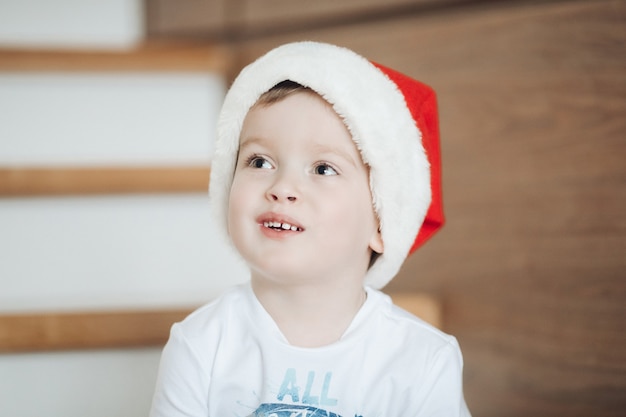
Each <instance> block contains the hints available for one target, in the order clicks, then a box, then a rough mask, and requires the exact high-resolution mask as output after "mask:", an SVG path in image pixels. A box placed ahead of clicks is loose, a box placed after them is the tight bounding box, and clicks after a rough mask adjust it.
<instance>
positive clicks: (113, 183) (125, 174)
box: [0, 167, 210, 197]
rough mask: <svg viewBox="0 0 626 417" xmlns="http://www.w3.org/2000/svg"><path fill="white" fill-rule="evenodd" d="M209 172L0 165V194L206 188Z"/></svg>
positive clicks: (206, 170) (64, 193)
mask: <svg viewBox="0 0 626 417" xmlns="http://www.w3.org/2000/svg"><path fill="white" fill-rule="evenodd" d="M209 176H210V171H209V168H208V167H91V168H86V167H81V168H62V167H54V168H27V167H21V168H0V197H15V196H41V195H70V194H74V195H87V194H120V193H185V192H206V191H207V190H208V189H209Z"/></svg>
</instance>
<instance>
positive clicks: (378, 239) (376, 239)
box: [370, 229, 385, 253]
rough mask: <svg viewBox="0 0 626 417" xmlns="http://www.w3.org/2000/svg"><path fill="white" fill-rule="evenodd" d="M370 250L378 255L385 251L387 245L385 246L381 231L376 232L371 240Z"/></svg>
mask: <svg viewBox="0 0 626 417" xmlns="http://www.w3.org/2000/svg"><path fill="white" fill-rule="evenodd" d="M370 249H371V250H373V251H374V252H376V253H383V252H384V251H385V245H384V244H383V238H382V236H381V234H380V229H378V230H376V231H375V232H374V233H373V234H372V237H371V239H370Z"/></svg>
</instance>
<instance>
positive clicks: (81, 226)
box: [0, 0, 247, 417]
mask: <svg viewBox="0 0 626 417" xmlns="http://www.w3.org/2000/svg"><path fill="white" fill-rule="evenodd" d="M140 3H141V2H140V0H136V1H125V0H116V1H109V2H107V1H94V0H92V1H78V0H76V1H70V0H56V1H52V0H50V1H45V0H40V1H32V0H31V1H20V0H11V1H8V0H0V46H2V45H7V44H16V45H19V46H20V47H32V46H35V45H46V46H54V47H63V48H76V47H81V48H82V47H90V48H124V47H127V46H128V45H131V44H133V43H134V42H136V41H137V39H136V38H137V33H141V31H142V30H143V29H142V28H141V23H140V22H141V20H142V19H140V18H137V15H136V13H137V10H140V7H138V6H139V5H140ZM115 8H117V9H116V10H112V9H115ZM70 10H71V12H68V11H70ZM107 10H108V11H107ZM63 11H65V13H62V12H63ZM44 17H46V18H44ZM129 22H131V23H129ZM64 26H65V27H64ZM109 29H110V30H112V32H110V33H108V32H107V31H108V30H109ZM90 31H91V33H90ZM224 89H225V87H224V82H223V80H222V78H221V77H220V76H219V75H212V74H197V73H196V74H186V73H169V74H154V73H145V74H136V73H135V74H123V73H113V74H112V73H102V74H98V73H89V74H74V73H72V74H58V73H54V74H53V73H30V74H21V73H0V166H24V165H29V166H30V165H52V166H55V165H64V166H67V165H77V166H84V165H88V166H93V165H107V166H110V165H116V164H138V165H141V164H151V165H153V164H176V165H181V164H182V165H184V164H194V165H196V164H205V163H208V161H209V159H210V153H211V143H212V140H213V136H214V133H213V132H214V127H215V118H216V115H217V112H218V109H219V106H220V105H221V101H222V98H223V95H224ZM214 230H215V227H214V225H213V224H212V223H211V218H210V216H209V213H208V197H207V193H198V194H183V195H174V194H172V195H125V196H121V195H118V196H92V197H36V198H0V314H1V313H6V312H25V311H59V310H65V311H67V310H70V311H71V310H81V311H82V310H103V309H113V308H119V307H124V308H148V307H161V306H188V307H193V306H196V305H200V304H202V303H204V302H206V301H208V300H210V299H212V298H214V297H215V296H217V295H218V294H219V293H220V292H221V291H223V289H224V288H226V287H229V286H231V285H233V284H236V283H238V282H242V281H244V280H246V279H247V273H246V270H245V268H244V267H243V266H242V265H241V264H240V263H239V262H238V260H237V259H236V258H235V257H234V256H233V255H232V254H231V252H230V251H229V250H228V248H227V247H226V246H225V243H224V242H221V241H219V240H218V239H217V238H216V237H215V233H214ZM159 354H160V351H159V349H120V350H99V351H85V352H56V353H51V352H45V353H35V354H2V355H0V416H10V417H41V416H46V417H49V416H63V417H86V416H94V417H99V416H102V417H104V416H129V417H130V416H145V415H146V414H147V412H148V407H149V404H150V400H151V396H152V391H153V388H154V381H155V377H156V372H157V367H158V360H159Z"/></svg>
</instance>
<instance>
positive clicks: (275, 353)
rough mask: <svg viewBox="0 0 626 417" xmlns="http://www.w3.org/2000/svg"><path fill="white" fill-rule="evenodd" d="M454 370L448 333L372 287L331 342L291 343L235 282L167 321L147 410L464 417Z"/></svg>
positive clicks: (161, 415)
mask: <svg viewBox="0 0 626 417" xmlns="http://www.w3.org/2000/svg"><path fill="white" fill-rule="evenodd" d="M319 308H324V306H320V307H319ZM306 325H307V323H302V326H306ZM462 368H463V359H462V357H461V352H460V350H459V347H458V344H457V342H456V339H455V338H454V337H452V336H449V335H446V334H444V333H442V332H441V331H439V330H437V329H435V328H434V327H432V326H430V325H428V324H427V323H425V322H423V321H422V320H420V319H418V318H416V317H414V316H412V315H411V314H409V313H407V312H405V311H404V310H401V309H400V308H398V307H396V306H394V305H393V304H392V303H391V300H390V298H389V297H388V296H386V295H384V294H383V293H381V292H379V291H376V290H372V289H369V288H368V289H367V300H366V301H365V303H364V305H363V307H361V309H360V311H359V312H358V313H357V315H356V317H355V318H354V320H353V321H352V323H351V325H350V327H349V328H348V329H347V330H346V332H345V334H344V335H343V336H342V338H341V339H340V340H339V341H338V342H336V343H333V344H331V345H328V346H324V347H320V348H300V347H295V346H292V345H290V344H289V343H288V342H287V340H286V339H285V337H284V336H283V335H282V333H281V332H280V330H279V329H278V326H277V325H276V324H275V322H274V321H273V320H272V318H271V317H270V316H269V314H268V313H267V312H266V311H265V309H264V308H263V307H262V305H261V304H260V303H259V301H258V300H257V299H256V297H255V295H254V293H253V291H252V289H251V287H250V285H249V284H245V285H242V286H238V287H235V288H234V289H232V290H230V291H229V292H227V293H225V294H224V295H222V296H221V297H220V298H219V299H217V300H216V301H214V302H212V303H210V304H207V305H206V306H204V307H201V308H200V309H198V310H196V311H195V312H194V313H192V314H191V315H189V316H188V317H187V318H186V319H185V320H184V321H182V322H181V323H177V324H175V325H174V326H172V330H171V334H170V339H169V341H168V342H167V344H166V346H165V348H164V350H163V355H162V358H161V365H160V369H159V377H158V381H157V387H156V392H155V395H154V400H153V403H152V411H151V413H150V416H151V417H179V416H194V417H196V416H197V417H199V416H203V417H207V416H208V417H249V416H252V417H321V416H324V417H410V416H411V417H416V416H440V417H452V416H454V417H457V416H458V417H468V416H469V412H468V411H467V407H466V405H465V400H464V398H463V387H462Z"/></svg>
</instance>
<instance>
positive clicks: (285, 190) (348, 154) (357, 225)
mask: <svg viewBox="0 0 626 417" xmlns="http://www.w3.org/2000/svg"><path fill="white" fill-rule="evenodd" d="M229 207H230V208H229V219H228V227H229V232H230V234H231V237H232V239H233V242H234V243H235V246H236V247H237V249H238V250H239V252H240V253H241V254H242V255H243V257H244V258H245V259H246V261H247V262H248V264H249V265H250V266H251V268H252V272H253V277H255V276H258V277H264V278H265V279H271V280H281V281H282V280H288V282H294V281H297V280H308V279H311V280H318V281H319V280H320V279H323V278H325V277H327V278H333V279H334V278H336V277H345V278H346V279H355V280H356V279H362V277H363V274H364V273H365V271H366V270H367V266H368V262H369V257H370V253H371V249H374V250H377V251H380V250H382V247H381V246H382V244H381V243H380V235H379V234H378V221H377V219H376V216H375V214H374V210H373V207H372V199H371V194H370V189H369V172H368V169H367V167H366V166H365V165H364V164H363V162H362V161H361V157H360V154H359V152H358V150H357V149H356V146H355V145H354V142H353V141H352V137H351V135H350V133H349V132H348V130H347V129H346V127H345V126H344V124H343V122H342V121H341V119H340V118H339V117H338V116H337V115H336V113H335V112H334V111H333V109H332V107H330V105H329V104H328V103H326V102H325V101H324V100H323V99H321V98H320V97H318V96H317V95H315V94H313V93H308V92H307V93H304V92H298V93H295V94H292V95H290V96H288V97H286V98H284V99H282V100H281V101H279V102H277V103H274V104H271V105H259V106H255V107H253V108H252V109H251V110H250V112H249V113H248V116H247V117H246V119H245V122H244V125H243V129H242V133H241V138H240V149H239V156H238V160H237V167H236V169H235V175H234V178H233V184H232V187H231V192H230V204H229Z"/></svg>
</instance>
